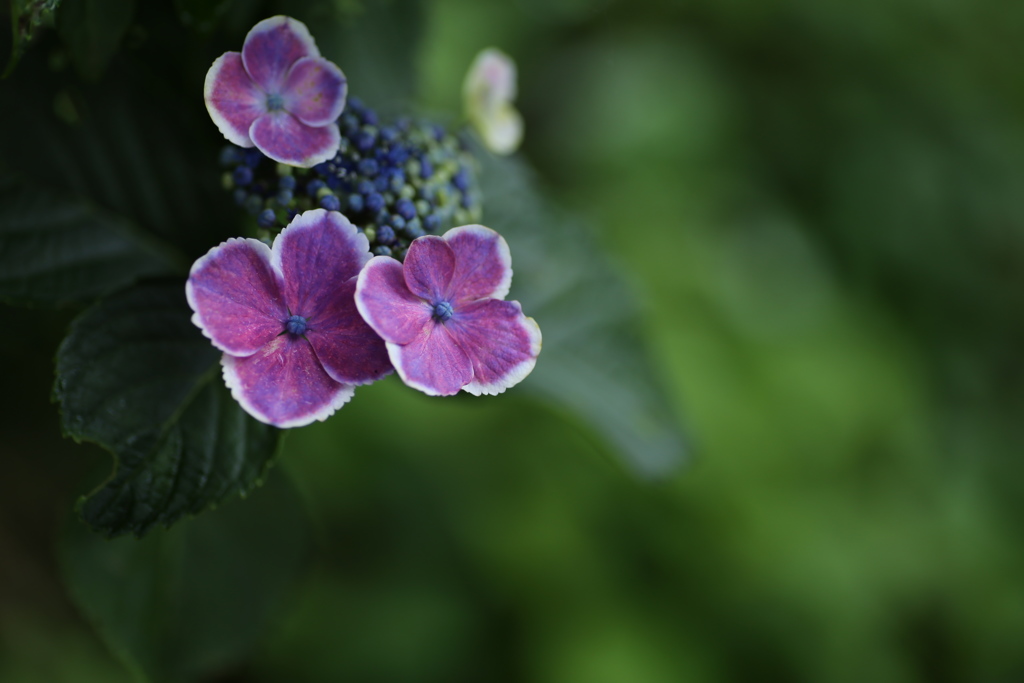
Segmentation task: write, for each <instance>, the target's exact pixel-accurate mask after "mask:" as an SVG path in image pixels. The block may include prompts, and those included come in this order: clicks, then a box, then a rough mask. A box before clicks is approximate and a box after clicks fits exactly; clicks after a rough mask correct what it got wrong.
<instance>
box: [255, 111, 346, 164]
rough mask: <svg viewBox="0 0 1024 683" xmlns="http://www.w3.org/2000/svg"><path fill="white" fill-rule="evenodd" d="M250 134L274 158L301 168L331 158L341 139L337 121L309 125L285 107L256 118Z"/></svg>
mask: <svg viewBox="0 0 1024 683" xmlns="http://www.w3.org/2000/svg"><path fill="white" fill-rule="evenodd" d="M249 137H250V138H251V139H252V141H253V143H254V144H255V145H256V147H258V148H259V150H260V151H261V152H263V153H264V154H266V155H267V156H268V157H270V158H271V159H273V160H274V161H279V162H281V163H282V164H289V165H291V166H301V167H303V168H309V167H311V166H316V165H317V164H319V163H322V162H324V161H327V160H329V159H332V158H334V155H335V154H337V152H338V145H339V144H340V142H341V133H340V132H339V131H338V125H337V124H335V123H332V124H331V125H329V126H323V127H321V128H312V127H310V126H307V125H306V124H304V123H302V122H301V121H299V120H298V119H297V118H295V117H294V116H292V115H291V114H289V113H288V112H286V111H284V110H280V111H273V112H269V113H266V114H263V115H262V116H260V117H259V118H258V119H256V121H255V122H253V124H252V127H251V128H249Z"/></svg>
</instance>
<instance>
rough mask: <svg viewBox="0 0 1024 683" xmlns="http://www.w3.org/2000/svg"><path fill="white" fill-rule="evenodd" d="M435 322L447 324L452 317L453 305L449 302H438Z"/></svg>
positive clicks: (434, 314) (435, 308)
mask: <svg viewBox="0 0 1024 683" xmlns="http://www.w3.org/2000/svg"><path fill="white" fill-rule="evenodd" d="M433 317H434V322H438V323H446V322H448V321H449V320H450V319H451V317H452V305H451V304H450V303H448V302H447V301H438V302H437V303H436V304H434V313H433Z"/></svg>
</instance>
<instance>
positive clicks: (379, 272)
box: [356, 256, 431, 344]
mask: <svg viewBox="0 0 1024 683" xmlns="http://www.w3.org/2000/svg"><path fill="white" fill-rule="evenodd" d="M356 306H357V307H358V308H359V314H360V315H361V316H362V317H363V319H364V320H365V321H366V322H367V323H369V324H370V326H371V327H372V328H373V329H374V330H376V331H377V333H378V334H379V335H380V336H382V337H383V338H384V340H385V341H389V342H392V343H395V344H408V343H409V342H411V341H412V340H413V339H415V338H416V335H418V334H419V333H420V330H422V329H423V327H424V326H425V325H427V324H428V323H430V322H431V320H430V318H431V307H430V304H428V303H427V302H426V301H424V300H423V299H421V298H419V297H418V296H416V295H415V294H413V293H412V292H410V291H409V287H408V286H406V284H405V276H404V275H403V273H402V264H401V263H399V262H398V261H396V260H395V259H393V258H391V257H390V256H375V257H373V259H371V261H370V262H369V263H368V264H366V267H365V268H363V271H362V272H361V273H359V280H358V283H357V285H356Z"/></svg>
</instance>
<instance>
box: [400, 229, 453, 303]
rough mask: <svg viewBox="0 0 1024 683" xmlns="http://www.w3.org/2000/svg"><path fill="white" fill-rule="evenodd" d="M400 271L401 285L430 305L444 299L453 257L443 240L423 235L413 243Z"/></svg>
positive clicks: (449, 279) (451, 272) (451, 271)
mask: <svg viewBox="0 0 1024 683" xmlns="http://www.w3.org/2000/svg"><path fill="white" fill-rule="evenodd" d="M404 268H405V284H406V285H407V286H408V287H409V291H411V292H412V293H413V294H415V295H416V296H418V297H420V298H422V299H426V300H427V301H429V302H430V303H432V304H433V303H437V302H438V301H444V300H446V299H447V298H448V296H449V291H448V285H449V283H450V282H451V281H452V277H453V276H454V275H455V254H454V252H452V249H451V247H449V246H448V243H447V242H445V241H444V239H443V238H441V237H437V236H435V235H427V236H426V237H420V238H418V239H415V240H413V243H412V244H411V245H409V251H408V253H407V254H406V256H405V266H404Z"/></svg>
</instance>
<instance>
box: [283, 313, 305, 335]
mask: <svg viewBox="0 0 1024 683" xmlns="http://www.w3.org/2000/svg"><path fill="white" fill-rule="evenodd" d="M284 329H286V330H288V334H294V335H295V336H296V337H298V336H299V335H302V334H305V333H306V319H305V318H303V317H302V316H301V315H293V316H291V317H290V318H288V319H287V320H285V321H284Z"/></svg>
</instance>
